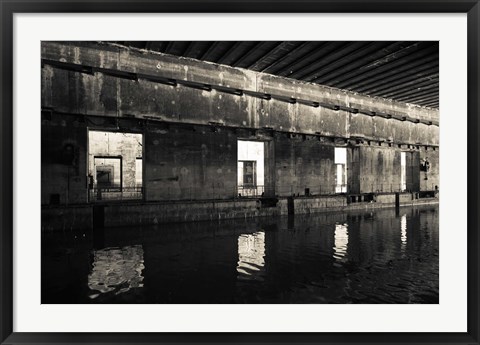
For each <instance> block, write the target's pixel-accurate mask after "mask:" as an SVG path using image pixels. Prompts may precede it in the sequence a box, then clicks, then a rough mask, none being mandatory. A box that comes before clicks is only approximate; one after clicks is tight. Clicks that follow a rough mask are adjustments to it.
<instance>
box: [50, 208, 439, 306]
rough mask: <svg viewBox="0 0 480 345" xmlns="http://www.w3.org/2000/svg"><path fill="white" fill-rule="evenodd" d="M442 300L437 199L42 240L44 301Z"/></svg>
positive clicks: (403, 301)
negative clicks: (425, 202) (427, 202)
mask: <svg viewBox="0 0 480 345" xmlns="http://www.w3.org/2000/svg"><path fill="white" fill-rule="evenodd" d="M438 300H439V289H438V207H437V206H424V207H421V208H401V209H400V213H399V214H398V215H396V214H395V210H394V209H388V210H377V211H374V212H361V213H359V212H357V213H334V214H332V213H331V214H316V215H306V216H299V215H297V216H295V217H294V218H292V217H278V218H275V219H272V218H257V219H254V220H243V219H241V220H230V221H220V222H197V223H183V224H168V225H159V226H156V227H143V228H142V227H134V228H131V227H130V228H116V229H105V230H104V231H103V233H102V231H95V232H92V231H87V232H70V231H66V232H63V233H59V234H58V233H57V234H44V235H43V238H42V303H438Z"/></svg>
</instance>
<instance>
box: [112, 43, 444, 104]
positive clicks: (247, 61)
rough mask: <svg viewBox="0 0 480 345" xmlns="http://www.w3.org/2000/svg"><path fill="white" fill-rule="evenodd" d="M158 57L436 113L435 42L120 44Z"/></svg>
mask: <svg viewBox="0 0 480 345" xmlns="http://www.w3.org/2000/svg"><path fill="white" fill-rule="evenodd" d="M115 43H118V44H122V45H125V46H128V47H135V48H140V49H147V50H152V51H158V52H162V53H166V54H171V55H177V56H185V57H190V58H194V59H199V60H204V61H211V62H215V63H219V64H225V65H229V66H233V67H241V68H247V69H251V70H254V71H259V72H265V73H270V74H274V75H278V76H283V77H288V78H293V79H297V80H302V81H307V82H312V83H318V84H322V85H328V86H332V87H336V88H340V89H345V90H350V91H354V92H359V93H363V94H367V95H371V96H378V97H383V98H390V99H394V100H397V101H400V102H407V103H413V104H417V105H421V106H426V107H431V108H438V107H439V98H438V86H439V69H438V42H436V41H435V42H431V41H395V42H388V41H375V42H371V41H351V42H347V41H312V42H301V41H295V42H293V41H285V42H279V41H263V42H257V41H238V42H236V41H216V42H213V41H197V42H190V41H149V42H146V41H120V42H118V41H117V42H115Z"/></svg>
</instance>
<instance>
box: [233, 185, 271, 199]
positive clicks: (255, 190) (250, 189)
mask: <svg viewBox="0 0 480 345" xmlns="http://www.w3.org/2000/svg"><path fill="white" fill-rule="evenodd" d="M264 192H265V186H258V185H257V186H238V187H237V195H238V196H239V197H245V198H248V197H254V198H255V197H259V196H263V194H264Z"/></svg>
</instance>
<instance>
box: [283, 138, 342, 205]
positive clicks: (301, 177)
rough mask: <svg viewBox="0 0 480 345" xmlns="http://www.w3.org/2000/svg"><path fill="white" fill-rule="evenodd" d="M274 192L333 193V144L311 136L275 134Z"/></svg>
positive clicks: (300, 193) (290, 193)
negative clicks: (307, 191) (308, 191)
mask: <svg viewBox="0 0 480 345" xmlns="http://www.w3.org/2000/svg"><path fill="white" fill-rule="evenodd" d="M275 152H276V156H275V168H276V186H275V187H276V194H277V195H279V196H289V195H292V194H294V195H297V194H299V195H305V189H306V188H309V190H310V194H312V195H319V194H329V193H334V192H335V165H334V146H333V145H332V144H331V143H330V144H325V143H324V142H322V141H319V140H318V139H317V138H314V137H305V138H303V137H302V136H295V137H291V138H290V136H289V135H288V134H283V135H277V136H276V137H275Z"/></svg>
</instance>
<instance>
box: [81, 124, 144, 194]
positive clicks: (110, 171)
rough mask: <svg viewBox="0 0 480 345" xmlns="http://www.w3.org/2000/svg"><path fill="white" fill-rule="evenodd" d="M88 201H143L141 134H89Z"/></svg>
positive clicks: (91, 132)
mask: <svg viewBox="0 0 480 345" xmlns="http://www.w3.org/2000/svg"><path fill="white" fill-rule="evenodd" d="M88 140H89V141H88V154H89V157H88V189H89V200H90V201H91V202H94V201H104V200H123V199H141V198H142V195H143V193H142V185H143V183H142V165H143V159H142V157H143V147H142V134H136V133H121V132H103V131H89V133H88Z"/></svg>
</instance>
